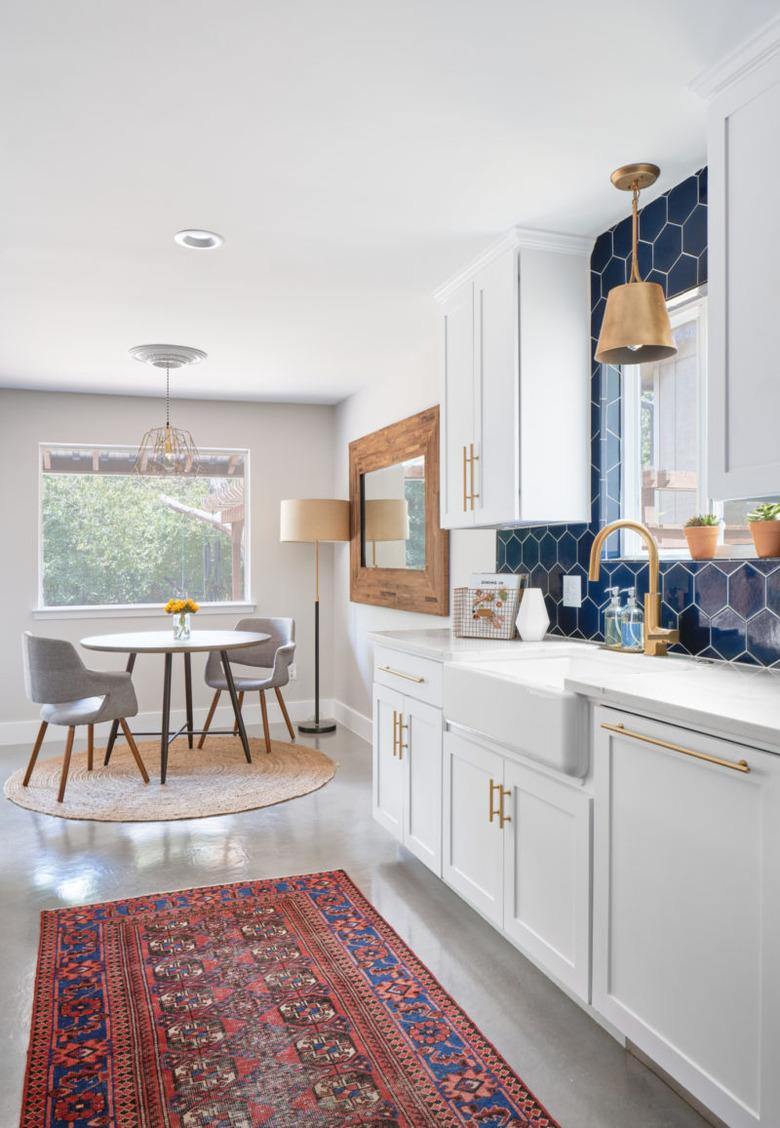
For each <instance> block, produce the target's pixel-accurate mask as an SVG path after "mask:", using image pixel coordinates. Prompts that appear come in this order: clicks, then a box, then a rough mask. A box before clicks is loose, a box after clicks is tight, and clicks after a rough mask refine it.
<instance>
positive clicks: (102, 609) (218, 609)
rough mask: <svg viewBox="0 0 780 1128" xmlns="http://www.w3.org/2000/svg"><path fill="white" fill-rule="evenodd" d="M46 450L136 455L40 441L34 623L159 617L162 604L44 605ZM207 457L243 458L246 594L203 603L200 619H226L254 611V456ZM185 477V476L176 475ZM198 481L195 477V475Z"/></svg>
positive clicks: (229, 450)
mask: <svg viewBox="0 0 780 1128" xmlns="http://www.w3.org/2000/svg"><path fill="white" fill-rule="evenodd" d="M46 447H62V448H67V447H73V448H76V449H82V450H84V449H88V450H94V451H101V450H127V451H134V452H137V450H138V447H137V445H136V444H134V443H90V442H83V443H82V442H63V441H49V442H46V441H43V440H42V441H40V442H39V443H38V444H37V445H36V448H35V450H36V457H37V459H38V467H37V469H38V479H37V480H38V496H37V500H36V504H37V509H38V511H37V515H36V537H37V546H36V547H37V551H36V571H37V575H36V585H35V591H36V595H35V598H36V604H35V607H33V608H32V617H33V619H71V618H77V619H111V618H120V617H121V618H128V619H130V618H152V617H155V618H156V617H157V616H159V614H160V608H161V604H159V603H85V604H73V603H71V604H67V605H62V606H58V605H56V604H54V605H48V604H45V603H44V602H43V477H44V474H45V473H46V471H45V470H44V468H43V450H44V448H46ZM201 449H202V451H203V452H204V453H206V452H208V453H210V454H240V455H241V456H242V457H243V459H244V499H245V500H244V506H245V518H244V593H243V598H242V599H240V600H225V601H224V602H217V601H209V602H207V601H203V602H200V601H199V603H200V610H199V612H198V614H199V615H224V614H228V613H230V612H232V611H254V610H255V608H256V603H255V602H254V600H253V598H252V555H251V546H252V538H251V523H252V507H251V488H250V460H251V452H250V451H249V449H247V448H246V447H212V446H209V447H203V448H201ZM175 476H176V477H184V475H175ZM193 477H195V475H193Z"/></svg>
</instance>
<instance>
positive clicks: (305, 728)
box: [298, 717, 336, 736]
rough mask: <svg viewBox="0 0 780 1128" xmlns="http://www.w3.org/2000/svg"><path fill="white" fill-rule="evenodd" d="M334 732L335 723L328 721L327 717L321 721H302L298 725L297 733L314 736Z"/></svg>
mask: <svg viewBox="0 0 780 1128" xmlns="http://www.w3.org/2000/svg"><path fill="white" fill-rule="evenodd" d="M335 731H336V722H335V721H331V720H329V719H328V718H327V717H326V718H325V720H322V721H303V722H302V723H301V724H299V725H298V732H306V733H309V734H314V735H315V736H316V735H317V734H318V733H322V732H335Z"/></svg>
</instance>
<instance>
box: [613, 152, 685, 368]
mask: <svg viewBox="0 0 780 1128" xmlns="http://www.w3.org/2000/svg"><path fill="white" fill-rule="evenodd" d="M660 172H661V170H660V168H659V167H658V166H657V165H654V164H630V165H624V166H623V167H622V168H619V169H616V170H615V172H613V173H612V176H611V177H610V179H611V180H612V183H613V184H614V185H615V187H616V188H620V190H621V191H623V192H631V211H632V216H633V222H632V239H631V276H630V278H629V280H628V282H626V283H624V285H622V286H614V287H613V288H612V289H611V290H610V291H609V295H608V297H607V308H606V309H605V310H604V320H603V322H602V324H601V333H600V335H599V343H598V345H597V347H596V360H598V361H601V362H602V363H603V364H644V363H645V362H646V361H650V360H664V359H665V358H666V357H669V356H674V354H675V353H676V352H677V346H676V345H675V343H674V339H673V337H672V326H671V324H670V322H669V314H668V312H667V309H666V298H665V296H664V292H663V288H662V287H661V286H659V284H658V283H657V282H643V281H642V279H641V277H640V274H639V265H638V262H637V238H638V235H637V228H638V223H639V193H640V191H641V190H642V189H643V188H648V187H649V186H650V185H651V184H655V182H656V180H657V179H658V176H659V174H660Z"/></svg>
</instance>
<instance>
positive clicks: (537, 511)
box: [437, 228, 591, 528]
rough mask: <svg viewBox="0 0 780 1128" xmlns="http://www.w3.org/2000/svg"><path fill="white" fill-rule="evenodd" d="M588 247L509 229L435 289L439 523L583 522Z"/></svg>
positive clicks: (586, 471) (586, 492)
mask: <svg viewBox="0 0 780 1128" xmlns="http://www.w3.org/2000/svg"><path fill="white" fill-rule="evenodd" d="M590 247H591V240H589V239H581V238H579V237H575V236H561V235H548V234H546V233H544V232H537V231H526V230H522V229H520V228H517V229H515V230H513V231H512V232H511V233H510V234H509V235H508V236H507V237H506V238H504V239H503V240H501V241H500V242H499V243H498V244H496V245H495V246H494V247H492V248H489V250H488V251H487V252H486V253H485V254H484V255H483V256H482V257H481V258H480V259H479V260H478V261H477V262H476V263H474V264H472V267H471V268H469V269H468V270H466V271H464V272H463V273H462V274H461V275H459V276H458V277H457V278H456V279H454V280H453V281H452V282H451V283H448V284H447V285H445V286H443V287H442V288H441V290H440V291H438V293H437V298H438V299H439V300H440V302H441V304H442V352H443V362H442V388H441V400H442V438H441V483H442V487H441V523H442V526H443V527H444V528H469V527H472V526H483V527H491V526H497V525H506V524H539V523H545V522H551V521H561V522H567V521H568V522H578V521H587V520H588V519H589V449H588V444H589V431H590V424H589V410H590V396H589V390H588V389H589V358H588V343H589V339H590V330H589V324H588V317H589V312H588V311H589V292H588V255H589V253H590Z"/></svg>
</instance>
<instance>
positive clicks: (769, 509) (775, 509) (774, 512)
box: [745, 501, 780, 521]
mask: <svg viewBox="0 0 780 1128" xmlns="http://www.w3.org/2000/svg"><path fill="white" fill-rule="evenodd" d="M779 517H780V501H762V502H761V504H760V505H757V506H756V508H755V509H753V510H751V512H750V513H748V515H747V517H746V518H745V520H746V521H777V519H778V518H779Z"/></svg>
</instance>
